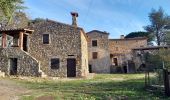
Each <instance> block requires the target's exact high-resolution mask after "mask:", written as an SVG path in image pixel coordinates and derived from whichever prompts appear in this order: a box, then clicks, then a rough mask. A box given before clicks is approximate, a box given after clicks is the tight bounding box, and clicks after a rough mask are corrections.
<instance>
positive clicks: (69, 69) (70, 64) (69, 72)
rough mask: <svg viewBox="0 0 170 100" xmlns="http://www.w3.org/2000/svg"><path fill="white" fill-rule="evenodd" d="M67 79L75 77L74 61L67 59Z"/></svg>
mask: <svg viewBox="0 0 170 100" xmlns="http://www.w3.org/2000/svg"><path fill="white" fill-rule="evenodd" d="M67 77H76V59H75V58H68V59H67Z"/></svg>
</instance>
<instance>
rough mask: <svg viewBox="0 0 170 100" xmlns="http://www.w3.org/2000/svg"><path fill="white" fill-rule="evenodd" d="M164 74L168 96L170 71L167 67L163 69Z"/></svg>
mask: <svg viewBox="0 0 170 100" xmlns="http://www.w3.org/2000/svg"><path fill="white" fill-rule="evenodd" d="M163 75H164V88H165V94H166V96H170V72H168V70H167V69H163Z"/></svg>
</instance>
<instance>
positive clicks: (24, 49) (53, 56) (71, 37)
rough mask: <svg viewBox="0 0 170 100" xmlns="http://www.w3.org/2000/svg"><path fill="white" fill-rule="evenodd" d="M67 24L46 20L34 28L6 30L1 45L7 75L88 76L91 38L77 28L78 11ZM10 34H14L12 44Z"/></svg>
mask: <svg viewBox="0 0 170 100" xmlns="http://www.w3.org/2000/svg"><path fill="white" fill-rule="evenodd" d="M71 15H72V19H73V23H72V25H67V24H64V23H60V22H55V21H52V20H44V21H40V22H38V23H35V24H33V25H32V26H30V29H33V30H34V31H33V30H28V29H13V30H11V29H10V30H9V29H4V30H0V34H2V45H1V47H2V48H0V70H1V71H2V72H5V74H6V75H22V76H52V77H86V76H87V74H88V49H87V37H86V34H85V32H84V30H83V29H82V28H80V27H77V22H76V18H77V17H78V14H77V13H71ZM7 36H11V37H12V42H11V45H8V42H7V41H8V38H7Z"/></svg>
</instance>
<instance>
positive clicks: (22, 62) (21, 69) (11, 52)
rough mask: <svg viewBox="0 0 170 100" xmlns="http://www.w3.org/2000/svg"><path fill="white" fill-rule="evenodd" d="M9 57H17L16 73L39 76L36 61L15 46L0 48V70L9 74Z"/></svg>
mask: <svg viewBox="0 0 170 100" xmlns="http://www.w3.org/2000/svg"><path fill="white" fill-rule="evenodd" d="M10 58H17V75H22V76H39V63H38V61H37V60H36V59H34V58H33V57H32V56H30V55H29V54H28V53H26V52H24V51H22V50H21V49H19V48H17V47H15V48H4V49H3V48H0V61H1V62H0V70H1V71H2V72H5V74H6V75H10V62H9V59H10Z"/></svg>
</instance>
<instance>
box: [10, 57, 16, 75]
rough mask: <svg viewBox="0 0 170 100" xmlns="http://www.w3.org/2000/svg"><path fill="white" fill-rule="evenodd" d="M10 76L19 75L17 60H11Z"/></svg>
mask: <svg viewBox="0 0 170 100" xmlns="http://www.w3.org/2000/svg"><path fill="white" fill-rule="evenodd" d="M9 65H10V75H17V58H10V59H9Z"/></svg>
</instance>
